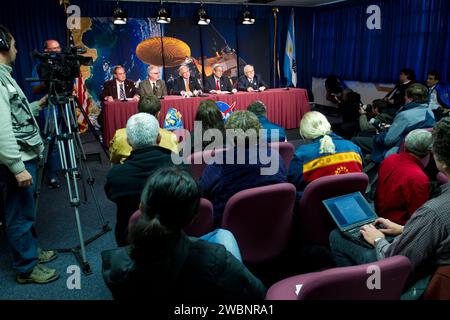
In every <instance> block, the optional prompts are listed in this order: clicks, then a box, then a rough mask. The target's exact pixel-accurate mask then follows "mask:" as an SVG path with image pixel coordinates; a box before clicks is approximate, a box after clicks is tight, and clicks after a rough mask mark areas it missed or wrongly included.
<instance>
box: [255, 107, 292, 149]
mask: <svg viewBox="0 0 450 320" xmlns="http://www.w3.org/2000/svg"><path fill="white" fill-rule="evenodd" d="M247 110H248V111H250V112H253V113H254V114H255V115H256V116H257V117H258V120H259V123H260V124H261V126H262V128H263V129H266V130H267V134H266V140H267V142H268V143H269V142H277V141H286V132H285V131H284V129H283V128H282V127H280V126H279V125H277V124H275V123H273V122H270V121H269V119H267V109H266V106H265V105H264V103H263V102H262V101H255V102H253V103H251V104H250V105H249V106H248V107H247ZM272 133H273V135H274V138H276V140H275V141H272V136H271V135H272Z"/></svg>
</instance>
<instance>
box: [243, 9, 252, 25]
mask: <svg viewBox="0 0 450 320" xmlns="http://www.w3.org/2000/svg"><path fill="white" fill-rule="evenodd" d="M254 23H255V18H254V17H253V15H252V13H251V12H250V10H248V8H247V7H246V8H245V11H244V13H243V14H242V24H254Z"/></svg>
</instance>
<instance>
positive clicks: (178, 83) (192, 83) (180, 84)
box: [170, 77, 202, 95]
mask: <svg viewBox="0 0 450 320" xmlns="http://www.w3.org/2000/svg"><path fill="white" fill-rule="evenodd" d="M189 89H191V92H193V91H194V90H202V87H201V86H200V83H198V81H197V79H195V78H194V77H189ZM181 91H186V86H185V85H184V79H183V78H182V77H178V78H177V79H176V80H175V84H174V86H173V88H172V90H171V91H170V94H173V95H179V94H180V93H181Z"/></svg>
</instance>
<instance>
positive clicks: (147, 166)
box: [105, 112, 173, 246]
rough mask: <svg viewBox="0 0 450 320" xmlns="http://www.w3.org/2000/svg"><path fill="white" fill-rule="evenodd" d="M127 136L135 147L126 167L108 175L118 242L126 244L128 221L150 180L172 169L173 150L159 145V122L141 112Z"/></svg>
mask: <svg viewBox="0 0 450 320" xmlns="http://www.w3.org/2000/svg"><path fill="white" fill-rule="evenodd" d="M126 135H127V139H128V143H129V144H130V145H131V147H132V151H131V154H130V156H129V157H128V158H127V159H126V160H125V162H124V163H123V164H119V165H115V166H113V167H112V168H111V169H110V170H109V172H108V175H107V176H106V184H105V193H106V196H107V197H108V199H109V200H111V201H113V202H115V203H116V205H117V222H116V229H115V235H116V241H117V244H118V245H119V246H122V245H124V244H125V243H126V235H127V226H128V220H129V219H130V217H131V215H132V214H133V213H134V212H135V211H136V210H137V209H138V206H139V197H140V195H141V192H142V189H143V187H144V184H145V181H146V180H147V178H148V177H149V176H150V175H151V174H152V173H153V172H154V171H155V170H156V169H158V168H161V167H167V166H172V165H173V162H172V158H171V154H172V152H170V150H168V149H166V148H163V147H160V146H158V143H159V141H160V135H159V123H158V120H157V119H156V118H155V117H154V116H152V115H151V114H148V113H143V112H141V113H138V114H135V115H133V116H131V117H130V119H128V121H127V127H126Z"/></svg>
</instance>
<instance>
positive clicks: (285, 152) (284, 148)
mask: <svg viewBox="0 0 450 320" xmlns="http://www.w3.org/2000/svg"><path fill="white" fill-rule="evenodd" d="M269 146H270V147H271V148H273V149H276V150H277V151H278V153H279V154H280V156H281V157H282V158H283V160H284V165H285V166H286V170H288V169H289V165H290V163H291V160H292V157H293V156H294V152H295V148H294V145H293V144H292V143H290V142H271V143H269Z"/></svg>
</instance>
